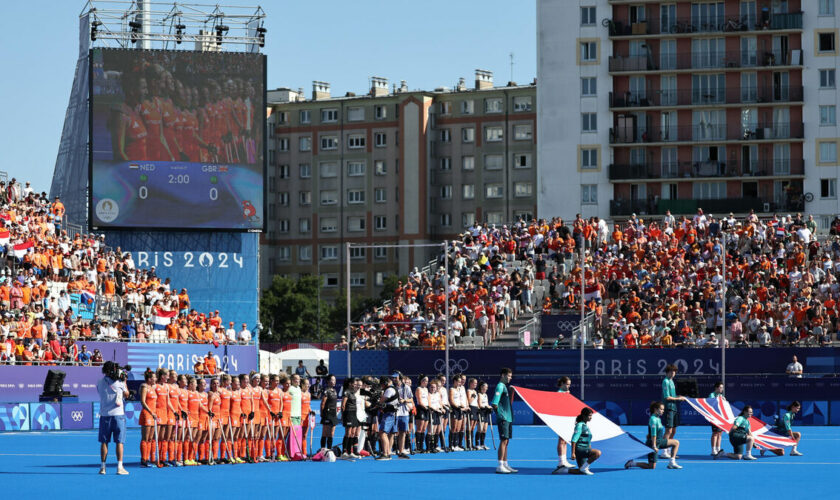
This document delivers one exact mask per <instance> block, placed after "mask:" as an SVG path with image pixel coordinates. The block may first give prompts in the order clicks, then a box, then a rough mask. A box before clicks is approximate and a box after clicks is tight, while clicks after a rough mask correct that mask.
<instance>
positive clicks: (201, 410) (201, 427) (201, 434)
mask: <svg viewBox="0 0 840 500" xmlns="http://www.w3.org/2000/svg"><path fill="white" fill-rule="evenodd" d="M206 389H207V384H206V383H205V382H204V379H203V378H200V379H198V385H197V386H196V392H197V393H198V437H197V438H196V442H197V443H198V462H199V463H202V464H207V463H208V462H207V448H208V446H207V444H208V441H209V438H210V437H209V436H208V434H207V432H208V427H207V420H208V418H209V415H210V406H209V403H210V401H209V399H208V398H207V393H206V392H205V391H206Z"/></svg>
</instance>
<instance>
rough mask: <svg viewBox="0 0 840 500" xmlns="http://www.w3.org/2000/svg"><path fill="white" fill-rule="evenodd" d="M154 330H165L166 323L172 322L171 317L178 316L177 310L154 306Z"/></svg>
mask: <svg viewBox="0 0 840 500" xmlns="http://www.w3.org/2000/svg"><path fill="white" fill-rule="evenodd" d="M154 316H155V330H166V325H168V324H169V323H171V322H172V318H175V317H177V316H178V311H176V310H174V309H173V310H172V311H164V310H163V309H161V308H160V307H155V315H154Z"/></svg>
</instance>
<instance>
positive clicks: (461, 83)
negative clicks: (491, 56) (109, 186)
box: [455, 76, 467, 92]
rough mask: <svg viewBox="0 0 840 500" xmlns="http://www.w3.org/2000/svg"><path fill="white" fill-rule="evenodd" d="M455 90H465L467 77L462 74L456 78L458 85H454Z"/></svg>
mask: <svg viewBox="0 0 840 500" xmlns="http://www.w3.org/2000/svg"><path fill="white" fill-rule="evenodd" d="M455 90H457V91H458V92H463V91H465V90H467V79H466V78H464V77H463V76H462V77H461V78H458V86H457V87H455Z"/></svg>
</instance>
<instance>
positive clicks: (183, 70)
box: [90, 49, 266, 231]
mask: <svg viewBox="0 0 840 500" xmlns="http://www.w3.org/2000/svg"><path fill="white" fill-rule="evenodd" d="M90 56H91V86H92V88H91V179H90V180H91V182H90V212H91V213H90V221H91V223H90V225H91V227H92V228H94V229H102V228H148V229H219V230H239V231H248V230H262V229H263V227H264V220H263V219H264V216H263V205H264V201H263V189H264V186H263V185H264V152H263V147H264V144H263V138H264V134H263V132H264V131H263V129H264V126H265V117H266V113H265V103H264V95H265V58H264V56H262V55H260V54H248V53H230V52H227V53H226V52H190V51H160V50H123V49H93V50H92V51H91V54H90Z"/></svg>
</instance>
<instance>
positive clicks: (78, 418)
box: [70, 410, 85, 422]
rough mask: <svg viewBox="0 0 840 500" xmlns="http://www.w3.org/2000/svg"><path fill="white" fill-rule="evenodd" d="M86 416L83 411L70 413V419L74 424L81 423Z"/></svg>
mask: <svg viewBox="0 0 840 500" xmlns="http://www.w3.org/2000/svg"><path fill="white" fill-rule="evenodd" d="M84 416H85V414H84V412H82V411H81V410H79V411H72V412H70V418H72V419H73V422H81V421H82V418H83V417H84Z"/></svg>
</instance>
